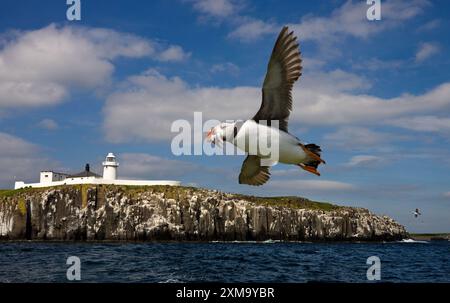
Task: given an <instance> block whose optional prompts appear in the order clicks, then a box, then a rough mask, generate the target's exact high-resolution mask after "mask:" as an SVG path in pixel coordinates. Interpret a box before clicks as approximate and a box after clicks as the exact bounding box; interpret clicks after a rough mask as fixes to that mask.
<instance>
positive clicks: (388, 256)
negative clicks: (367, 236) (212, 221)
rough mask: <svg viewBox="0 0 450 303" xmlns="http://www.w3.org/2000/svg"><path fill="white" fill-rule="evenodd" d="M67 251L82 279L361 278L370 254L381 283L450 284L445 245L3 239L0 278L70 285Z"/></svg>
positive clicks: (449, 256) (448, 247)
mask: <svg viewBox="0 0 450 303" xmlns="http://www.w3.org/2000/svg"><path fill="white" fill-rule="evenodd" d="M69 256H77V257H79V258H80V261H81V281H82V282H166V283H167V282H206V281H208V282H311V281H324V282H366V281H367V276H366V272H367V269H368V268H369V266H370V265H367V264H366V261H367V258H368V257H370V256H378V257H379V258H380V261H381V282H450V242H448V241H445V242H429V243H427V242H425V243H414V242H413V243H398V242H397V243H126V244H125V243H48V242H0V282H67V278H66V271H67V269H68V268H69V267H70V265H66V261H67V258H68V257H69Z"/></svg>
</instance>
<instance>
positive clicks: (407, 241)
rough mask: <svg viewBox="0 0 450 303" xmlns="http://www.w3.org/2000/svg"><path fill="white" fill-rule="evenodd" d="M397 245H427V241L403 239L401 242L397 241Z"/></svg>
mask: <svg viewBox="0 0 450 303" xmlns="http://www.w3.org/2000/svg"><path fill="white" fill-rule="evenodd" d="M398 243H428V241H419V240H414V239H403V240H401V241H398Z"/></svg>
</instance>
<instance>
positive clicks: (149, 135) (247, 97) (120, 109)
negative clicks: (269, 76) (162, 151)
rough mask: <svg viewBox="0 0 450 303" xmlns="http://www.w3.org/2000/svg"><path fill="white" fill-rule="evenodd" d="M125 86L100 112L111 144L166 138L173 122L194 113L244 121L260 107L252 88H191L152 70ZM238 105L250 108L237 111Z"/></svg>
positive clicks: (113, 95)
mask: <svg viewBox="0 0 450 303" xmlns="http://www.w3.org/2000/svg"><path fill="white" fill-rule="evenodd" d="M124 87H125V88H124V89H122V90H120V91H117V92H115V93H113V94H112V95H111V96H109V97H108V99H107V101H106V104H105V107H104V109H103V112H104V118H105V120H104V124H103V126H104V130H105V134H106V136H107V139H108V140H110V141H112V142H126V141H132V140H135V139H137V140H144V141H152V140H161V139H168V138H171V137H172V136H173V134H171V132H170V126H171V124H172V122H173V121H175V120H177V119H186V120H188V121H193V118H194V117H193V115H194V112H195V111H199V112H203V119H204V120H206V119H220V120H227V119H239V118H241V119H243V118H247V117H250V115H251V114H252V112H256V110H257V108H258V107H259V105H260V97H258V95H259V94H260V92H259V89H256V88H253V87H237V88H230V89H222V88H215V87H204V88H202V87H198V88H192V87H189V86H188V85H187V83H185V82H184V81H183V80H181V79H180V78H177V77H174V78H170V79H169V78H166V77H165V76H163V75H161V74H159V73H158V72H156V71H154V70H149V71H147V72H146V73H144V74H142V75H139V76H133V77H130V78H129V79H128V81H127V83H126V84H124ZM238 104H249V106H248V108H247V107H246V108H242V107H241V108H239V110H236V108H237V106H238Z"/></svg>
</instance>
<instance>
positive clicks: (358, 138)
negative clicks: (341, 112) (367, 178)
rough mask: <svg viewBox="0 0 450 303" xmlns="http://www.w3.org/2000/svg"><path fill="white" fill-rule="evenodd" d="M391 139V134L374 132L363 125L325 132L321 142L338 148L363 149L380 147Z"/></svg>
mask: <svg viewBox="0 0 450 303" xmlns="http://www.w3.org/2000/svg"><path fill="white" fill-rule="evenodd" d="M393 139H394V138H393V136H392V135H391V134H388V133H381V132H376V131H373V130H370V129H367V128H364V127H357V126H351V127H350V126H345V127H341V128H339V129H338V130H337V131H335V132H333V133H329V134H326V135H325V136H324V139H323V144H324V145H327V146H333V147H337V148H340V149H347V150H364V149H367V148H371V149H375V148H381V147H382V146H383V145H384V144H385V143H387V142H389V141H391V140H393Z"/></svg>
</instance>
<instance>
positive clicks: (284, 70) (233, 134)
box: [207, 26, 325, 186]
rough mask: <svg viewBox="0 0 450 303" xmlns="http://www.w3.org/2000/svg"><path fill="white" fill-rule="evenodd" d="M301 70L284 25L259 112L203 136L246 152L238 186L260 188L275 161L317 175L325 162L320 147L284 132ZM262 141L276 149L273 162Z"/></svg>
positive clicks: (292, 39) (296, 50) (294, 41)
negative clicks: (295, 166)
mask: <svg viewBox="0 0 450 303" xmlns="http://www.w3.org/2000/svg"><path fill="white" fill-rule="evenodd" d="M301 71H302V59H301V56H300V51H299V45H298V43H297V37H296V36H295V35H294V33H293V32H290V31H289V29H288V27H287V26H285V27H283V29H282V30H281V32H280V34H279V35H278V38H277V40H276V42H275V46H274V48H273V51H272V55H271V57H270V60H269V64H268V67H267V73H266V77H265V79H264V83H263V87H262V103H261V107H260V109H259V111H258V112H257V113H256V114H255V116H254V117H253V118H252V119H249V120H246V121H237V122H231V123H230V122H223V123H220V124H219V125H217V126H215V127H213V128H211V130H210V131H209V132H208V133H207V140H208V141H209V142H211V143H213V144H218V145H222V143H223V142H229V143H231V144H233V145H235V146H236V147H238V148H239V149H241V150H244V151H245V152H246V153H248V155H247V158H246V159H245V160H244V163H243V164H242V168H241V172H240V174H239V183H240V184H247V185H254V186H259V185H263V184H264V183H266V182H267V181H268V180H269V178H270V166H272V165H274V164H276V163H278V162H279V163H285V164H291V165H297V166H298V167H300V168H302V169H304V170H306V171H307V172H310V173H313V174H315V175H317V176H320V173H319V172H318V171H317V167H318V166H319V165H320V164H322V163H323V164H324V163H325V161H324V160H322V158H321V149H320V147H319V146H318V145H316V144H305V143H302V142H301V141H300V139H298V138H297V137H296V136H294V135H292V134H290V133H289V131H288V120H289V115H290V113H291V111H292V92H291V91H292V86H293V85H294V83H295V82H296V81H297V80H298V78H299V77H300V76H301V74H302V73H301ZM262 142H265V144H267V143H270V144H271V146H277V147H278V151H277V154H278V156H277V159H272V158H271V157H270V156H269V155H268V154H267V153H263V151H262V150H261V148H260V146H261V145H260V144H261V143H262ZM263 160H266V161H263Z"/></svg>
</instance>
